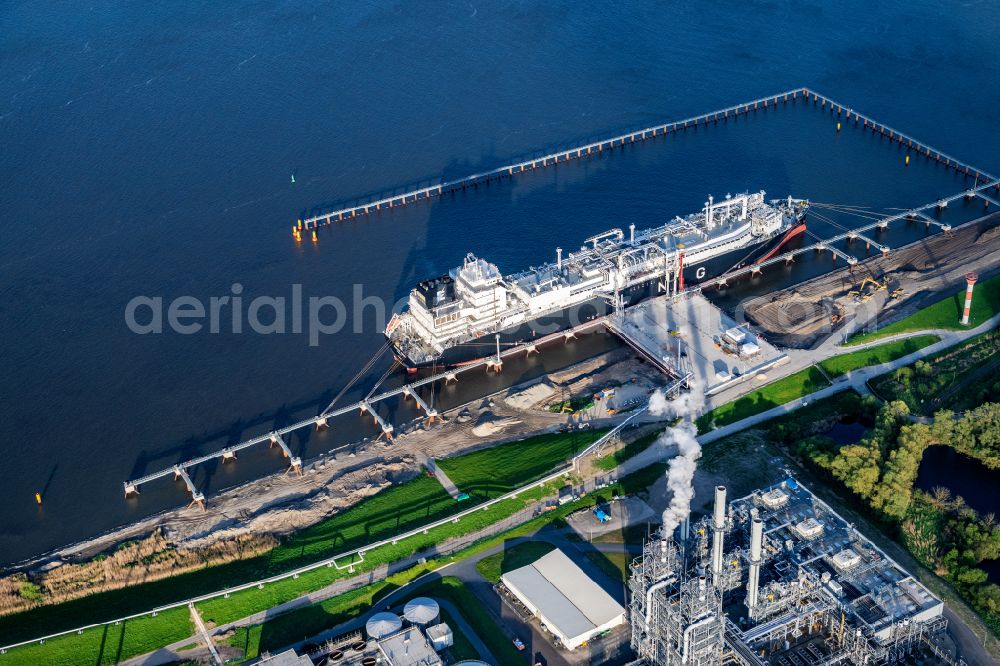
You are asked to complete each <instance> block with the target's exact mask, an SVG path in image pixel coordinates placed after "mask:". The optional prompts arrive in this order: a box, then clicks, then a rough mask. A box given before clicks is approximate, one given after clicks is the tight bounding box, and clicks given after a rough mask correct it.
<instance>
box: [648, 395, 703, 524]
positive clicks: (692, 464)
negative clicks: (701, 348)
mask: <svg viewBox="0 0 1000 666" xmlns="http://www.w3.org/2000/svg"><path fill="white" fill-rule="evenodd" d="M703 404H704V393H703V392H702V391H701V389H700V387H699V386H697V385H694V384H693V385H692V386H691V390H690V391H688V392H687V393H682V394H680V395H678V396H677V397H676V398H674V399H672V400H671V399H669V398H667V396H666V395H664V394H663V392H661V391H657V392H656V393H654V394H653V395H652V397H650V399H649V411H650V413H651V414H654V415H656V416H674V417H678V416H679V417H681V418H682V419H684V420H683V421H682V422H681V423H680V424H678V425H677V426H675V427H673V428H668V429H667V431H666V432H664V433H663V435H662V436H661V437H660V441H659V442H658V443H659V444H660V445H662V446H665V447H670V446H676V447H677V455H676V456H674V457H673V458H672V459H671V460H670V463H669V464H668V465H667V490H669V491H670V504H669V505H668V506H667V508H666V510H664V512H663V533H664V534H666V535H669V534H673V532H674V530H676V529H677V526H678V525H680V524H681V522H683V521H684V519H685V518H687V517H688V515H689V514H690V513H691V500H692V499H694V473H695V471H696V470H697V469H698V462H697V461H698V458H699V457H700V456H701V445H700V444H699V443H698V439H697V436H698V429H697V428H696V427H695V425H694V424H693V423H692V422H691V420H692V419H693V418H694V417H695V416H696V415H697V413H698V412H699V411H700V410H701V407H702V406H703Z"/></svg>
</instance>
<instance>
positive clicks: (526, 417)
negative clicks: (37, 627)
mask: <svg viewBox="0 0 1000 666" xmlns="http://www.w3.org/2000/svg"><path fill="white" fill-rule="evenodd" d="M630 366H634V367H630ZM643 370H645V371H643ZM603 375H617V376H623V375H625V376H628V375H635V376H637V377H641V378H642V379H643V381H644V382H645V383H647V384H650V385H653V384H655V379H656V377H655V375H656V372H655V370H652V369H651V368H649V367H648V365H646V364H644V363H642V362H641V361H639V360H638V359H635V358H634V357H633V355H632V354H631V353H630V352H628V351H626V350H623V349H616V350H612V351H608V352H603V353H601V354H598V355H597V356H593V357H590V358H586V359H583V360H581V361H578V362H576V363H573V364H571V365H569V366H567V367H566V368H563V369H562V370H558V371H556V372H553V373H550V374H549V375H546V376H545V377H544V378H540V379H533V380H529V381H527V382H523V383H520V384H515V385H513V386H511V387H509V388H505V389H501V390H500V391H497V392H494V393H492V394H488V395H485V396H479V397H476V398H474V399H472V400H469V401H467V402H466V403H463V404H461V405H457V406H456V407H454V408H452V409H450V410H448V411H447V412H445V413H443V414H441V420H440V422H439V423H438V424H436V425H434V426H431V427H430V428H428V427H427V426H426V425H425V424H423V423H422V422H421V419H415V420H414V421H411V422H409V423H406V424H403V425H402V426H399V432H400V434H399V436H398V437H397V438H396V440H395V442H394V443H393V444H386V443H384V442H377V441H374V440H368V441H362V442H354V443H351V444H345V445H344V446H342V447H338V449H336V450H334V451H332V452H328V453H325V454H321V455H319V456H317V457H315V458H312V459H309V460H307V461H304V464H303V474H302V476H292V475H289V474H287V472H275V473H273V474H270V475H267V476H263V477H260V478H258V479H256V480H252V481H248V482H246V483H243V484H240V485H237V486H233V487H231V488H228V489H225V490H223V491H221V492H220V493H218V494H216V495H212V496H211V497H209V498H208V499H209V502H208V504H207V507H206V509H205V510H204V511H202V510H201V509H199V508H197V507H192V506H187V507H178V508H175V509H167V510H165V511H162V512H160V513H157V514H154V515H151V516H147V517H145V518H142V519H141V520H138V521H135V522H133V523H130V524H128V525H124V526H121V527H117V528H114V529H111V530H108V531H106V532H103V533H100V534H97V535H95V536H92V537H89V538H87V539H84V540H81V541H77V542H74V543H72V544H68V545H66V546H62V547H59V548H55V549H52V550H50V551H47V552H45V553H42V554H40V555H37V556H34V557H30V558H26V559H24V560H21V561H19V562H17V563H12V564H10V565H6V566H4V567H2V568H0V576H3V577H4V578H6V577H9V576H11V575H14V574H28V575H29V576H31V575H39V574H43V573H46V572H49V571H52V570H54V569H58V568H59V567H62V566H63V565H67V564H82V563H85V562H88V561H92V560H93V558H95V556H98V555H101V554H106V553H109V552H110V551H113V550H114V549H116V548H117V547H121V546H122V545H123V544H127V543H129V542H132V541H135V540H142V539H147V538H149V537H151V536H152V535H155V534H156V533H157V532H162V535H163V537H164V538H165V539H166V541H167V543H168V544H170V545H171V547H176V548H179V549H186V550H199V549H204V548H206V547H209V546H211V545H213V544H218V543H219V542H221V541H223V540H226V539H231V538H234V537H242V536H246V535H253V536H259V537H265V536H273V537H276V538H279V539H280V538H281V537H284V536H287V535H288V534H291V533H293V532H296V531H298V530H301V529H305V528H307V527H309V526H311V525H315V524H317V523H319V522H322V521H323V520H326V519H328V518H330V517H332V516H334V515H336V514H337V513H340V512H342V511H344V510H346V509H348V508H350V507H352V506H354V505H356V504H358V503H359V502H361V501H364V499H366V498H367V497H370V496H372V495H374V494H376V493H377V492H380V491H381V490H384V489H386V488H388V487H390V486H391V485H393V484H395V483H400V482H404V481H407V480H410V479H412V478H414V477H416V476H417V475H419V474H420V473H421V469H422V467H423V466H424V463H425V462H426V460H427V458H434V457H448V456H453V455H461V454H465V453H470V452H472V451H474V450H477V449H480V448H486V447H490V446H496V445H498V444H502V443H504V442H508V441H514V440H518V439H523V438H525V437H531V436H536V435H541V434H545V433H547V432H555V431H558V430H560V429H564V428H566V427H567V426H572V427H576V426H578V425H579V424H580V423H593V424H595V425H596V424H598V423H601V422H603V421H605V420H607V419H601V420H591V419H589V418H587V416H588V415H584V416H583V417H582V418H577V417H576V416H575V415H566V414H554V413H551V412H548V411H547V410H544V409H541V408H540V403H541V402H544V400H545V399H547V398H550V397H552V396H553V395H554V394H555V392H556V390H557V389H562V390H563V391H570V392H571V393H576V392H579V391H580V390H581V389H582V388H584V387H586V386H589V385H590V384H594V383H595V382H596V383H600V381H601V380H602V376H603ZM539 386H545V387H548V388H549V389H550V390H548V391H546V390H539V389H538V388H537V387H539ZM512 402H513V403H514V404H515V405H516V406H514V405H512V404H511V403H512ZM613 421H614V419H611V420H608V422H613ZM347 451H352V452H351V453H346V452H347ZM0 580H2V579H0Z"/></svg>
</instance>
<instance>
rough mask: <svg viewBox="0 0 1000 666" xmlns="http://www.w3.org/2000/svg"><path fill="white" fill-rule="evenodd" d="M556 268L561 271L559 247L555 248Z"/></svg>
mask: <svg viewBox="0 0 1000 666" xmlns="http://www.w3.org/2000/svg"><path fill="white" fill-rule="evenodd" d="M556 268H558V269H559V270H560V271H561V270H562V248H561V247H557V248H556Z"/></svg>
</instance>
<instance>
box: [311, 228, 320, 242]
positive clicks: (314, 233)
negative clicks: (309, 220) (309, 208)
mask: <svg viewBox="0 0 1000 666" xmlns="http://www.w3.org/2000/svg"><path fill="white" fill-rule="evenodd" d="M312 239H313V243H315V242H316V241H318V240H319V238H317V236H316V230H315V229H313V236H312Z"/></svg>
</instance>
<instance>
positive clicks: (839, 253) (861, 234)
mask: <svg viewBox="0 0 1000 666" xmlns="http://www.w3.org/2000/svg"><path fill="white" fill-rule="evenodd" d="M990 189H995V190H1000V180H992V181H989V182H986V183H983V184H982V185H978V186H976V187H973V188H970V189H968V190H966V191H965V192H959V193H958V194H953V195H951V196H949V197H945V198H943V199H938V200H937V201H934V202H931V203H928V204H925V205H923V206H918V207H916V208H911V209H910V210H907V211H904V212H902V213H898V214H896V215H889V216H887V217H883V218H880V219H878V220H875V221H874V222H871V223H869V224H865V225H862V226H860V227H857V228H855V229H850V230H848V231H845V232H844V233H842V234H838V235H836V236H832V237H830V238H826V239H824V240H821V241H818V242H816V243H812V244H811V245H806V246H803V247H800V248H796V249H794V250H789V251H788V252H784V253H782V254H779V255H776V256H774V257H770V258H768V259H765V260H763V261H761V262H759V263H755V264H751V265H749V266H744V267H743V268H739V269H736V270H732V271H728V272H726V273H723V274H722V275H720V276H719V278H718V279H716V280H707V281H705V282H701V283H698V284H697V285H694V286H692V287H690V288H688V289H685V290H684V291H700V290H702V289H704V288H705V287H706V286H711V285H715V286H716V287H725V286H726V285H727V284H728V283H729V281H730V280H735V279H737V278H740V277H743V276H744V275H752V276H756V275H760V274H761V273H762V272H763V270H764V269H765V268H767V267H768V266H771V265H773V264H780V263H791V262H792V261H794V260H795V257H796V255H800V254H804V253H806V252H809V251H811V250H812V251H817V252H823V251H827V250H829V252H830V253H831V254H832V255H833V260H834V262H836V260H837V258H838V257H840V258H842V259H844V260H846V261H847V264H848V265H849V266H854V265H855V264H857V263H858V261H859V259H858V258H857V257H855V256H852V255H850V254H848V253H846V252H844V251H843V250H840V249H839V248H837V247H834V243H839V242H841V241H845V240H846V241H848V242H853V241H855V240H862V241H864V242H865V246H866V249H867V248H871V247H875V248H876V249H878V250H879V251H880V252H881V253H882V254H883V255H887V254H889V253H890V252H891V251H892V249H891V248H890V247H889V246H887V245H882V244H881V243H879V242H877V241H875V240H873V239H872V238H870V237H869V236H866V235H865V233H866V232H869V231H871V230H873V229H875V230H879V231H881V230H884V229H886V228H888V226H889V223H890V222H898V221H900V220H908V221H913V220H920V221H922V222H923V223H924V224H925V225H926V226H931V225H933V226H936V227H938V228H940V229H941V231H944V232H948V231H951V228H952V227H951V225H950V224H945V223H943V222H940V221H938V220H935V219H934V218H932V217H931V216H930V215H928V214H927V213H926V212H925V211H928V210H933V209H938V210H940V209H942V208H947V207H948V204H949V203H951V202H952V201H958V200H959V199H963V198H964V199H966V200H969V199H974V198H977V197H978V198H980V199H982V200H983V201H984V202H985V204H986V205H987V206H989V205H990V204H991V203H992V204H994V205H996V206H998V207H1000V201H997V200H996V199H994V198H992V197H990V196H988V195H986V194H985V192H986V191H987V190H990Z"/></svg>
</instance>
